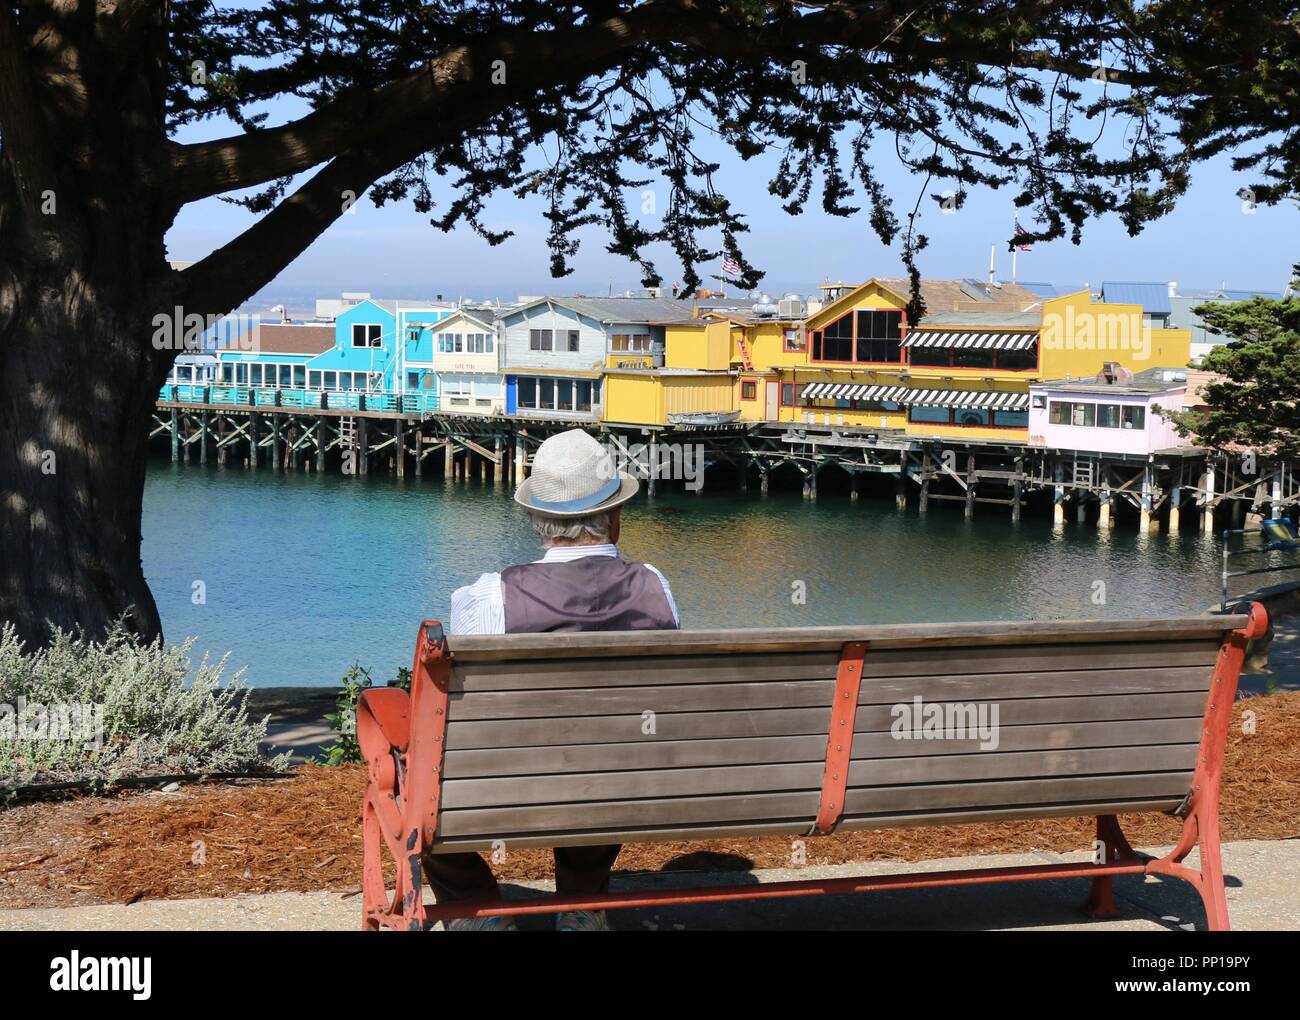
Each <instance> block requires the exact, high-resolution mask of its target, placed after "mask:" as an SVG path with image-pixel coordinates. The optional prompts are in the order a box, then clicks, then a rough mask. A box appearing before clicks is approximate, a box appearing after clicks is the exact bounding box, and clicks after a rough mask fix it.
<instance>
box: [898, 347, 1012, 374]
mask: <svg viewBox="0 0 1300 1020" xmlns="http://www.w3.org/2000/svg"><path fill="white" fill-rule="evenodd" d="M907 351H908V353H907V360H908V362H909V363H910V364H913V365H918V366H923V367H927V368H982V369H986V370H987V369H998V370H1001V371H1004V372H1024V371H1032V370H1033V369H1035V368H1037V367H1038V345H1037V344H1034V346H1033V347H1031V348H1029V350H1027V351H987V350H977V349H975V348H971V347H909V348H908V349H907Z"/></svg>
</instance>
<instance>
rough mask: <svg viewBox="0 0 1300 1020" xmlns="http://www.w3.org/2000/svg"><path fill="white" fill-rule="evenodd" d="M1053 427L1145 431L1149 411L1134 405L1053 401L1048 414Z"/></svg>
mask: <svg viewBox="0 0 1300 1020" xmlns="http://www.w3.org/2000/svg"><path fill="white" fill-rule="evenodd" d="M1047 420H1048V422H1049V423H1050V424H1052V425H1072V426H1076V427H1081V428H1089V429H1091V428H1098V429H1139V430H1141V429H1144V428H1146V423H1147V409H1146V408H1145V407H1136V406H1134V405H1132V404H1093V403H1086V402H1083V401H1070V400H1053V401H1052V402H1051V405H1050V408H1049V410H1048V413H1047Z"/></svg>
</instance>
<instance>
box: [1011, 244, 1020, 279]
mask: <svg viewBox="0 0 1300 1020" xmlns="http://www.w3.org/2000/svg"><path fill="white" fill-rule="evenodd" d="M1019 251H1020V246H1019V245H1013V246H1012V248H1011V282H1012V283H1015V282H1016V254H1017V253H1018V252H1019Z"/></svg>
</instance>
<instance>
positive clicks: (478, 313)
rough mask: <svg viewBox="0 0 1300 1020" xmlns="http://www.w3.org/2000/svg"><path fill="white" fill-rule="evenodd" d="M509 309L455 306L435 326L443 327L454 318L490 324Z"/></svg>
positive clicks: (503, 315) (485, 324) (502, 316)
mask: <svg viewBox="0 0 1300 1020" xmlns="http://www.w3.org/2000/svg"><path fill="white" fill-rule="evenodd" d="M509 311H510V309H509V308H457V309H456V310H455V311H454V312H452V313H451V314H450V315H448V316H447V317H446V318H444V319H440V320H438V323H437V325H436V328H437V329H440V330H441V329H445V328H446V327H447V325H448V324H449V323H451V322H452V321H453V320H455V319H474V320H475V321H477V322H481V323H482V324H483V325H484V326H492V325H494V324H495V323H496V321H497V320H498V319H501V318H504V317H505V315H506V314H507V313H508V312H509Z"/></svg>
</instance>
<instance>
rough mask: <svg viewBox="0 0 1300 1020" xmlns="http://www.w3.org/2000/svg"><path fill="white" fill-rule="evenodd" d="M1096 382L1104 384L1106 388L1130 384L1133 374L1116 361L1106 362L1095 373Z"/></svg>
mask: <svg viewBox="0 0 1300 1020" xmlns="http://www.w3.org/2000/svg"><path fill="white" fill-rule="evenodd" d="M1097 381H1098V382H1104V383H1105V384H1106V385H1108V386H1114V385H1115V384H1116V383H1131V382H1132V381H1133V373H1132V372H1131V371H1130V370H1129V369H1127V368H1125V367H1124V366H1123V365H1121V364H1120V363H1119V362H1118V361H1107V362H1106V363H1105V364H1103V365H1102V366H1101V371H1100V372H1098V373H1097Z"/></svg>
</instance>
